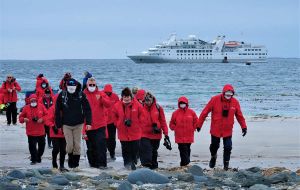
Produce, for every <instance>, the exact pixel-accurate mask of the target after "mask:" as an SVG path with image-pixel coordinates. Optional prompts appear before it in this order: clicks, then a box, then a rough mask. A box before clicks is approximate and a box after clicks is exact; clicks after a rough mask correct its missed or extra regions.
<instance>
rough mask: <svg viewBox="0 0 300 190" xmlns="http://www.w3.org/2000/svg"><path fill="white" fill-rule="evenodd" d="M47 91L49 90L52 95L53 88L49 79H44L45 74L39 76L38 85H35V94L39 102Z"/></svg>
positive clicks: (37, 78)
mask: <svg viewBox="0 0 300 190" xmlns="http://www.w3.org/2000/svg"><path fill="white" fill-rule="evenodd" d="M46 89H49V90H50V91H51V93H52V88H51V87H50V85H49V81H48V79H47V78H46V77H44V75H43V74H39V75H38V76H37V77H36V85H35V94H36V96H37V98H38V100H39V99H40V98H42V97H43V96H44V94H45V90H46Z"/></svg>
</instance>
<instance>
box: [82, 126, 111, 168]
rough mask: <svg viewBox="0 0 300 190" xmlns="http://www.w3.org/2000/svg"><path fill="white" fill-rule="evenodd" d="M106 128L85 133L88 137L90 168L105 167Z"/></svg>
mask: <svg viewBox="0 0 300 190" xmlns="http://www.w3.org/2000/svg"><path fill="white" fill-rule="evenodd" d="M105 132H106V127H101V128H99V129H96V130H89V131H87V132H86V134H87V137H88V139H89V140H88V149H89V150H88V151H89V152H90V156H88V157H90V159H89V163H90V165H91V167H100V166H104V167H106V166H107V159H106V149H107V148H106V134H105Z"/></svg>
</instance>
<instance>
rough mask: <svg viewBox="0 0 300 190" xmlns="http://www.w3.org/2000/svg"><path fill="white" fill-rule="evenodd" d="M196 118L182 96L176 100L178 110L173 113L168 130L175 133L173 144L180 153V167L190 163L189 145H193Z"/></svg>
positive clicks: (186, 100)
mask: <svg viewBox="0 0 300 190" xmlns="http://www.w3.org/2000/svg"><path fill="white" fill-rule="evenodd" d="M197 120H198V117H197V115H196V113H195V112H194V111H193V110H192V109H190V108H189V101H188V99H187V98H186V97H184V96H182V97H180V98H179V99H178V109H177V110H176V111H175V112H173V114H172V117H171V121H170V129H171V130H172V131H174V132H175V142H176V143H177V144H178V149H179V152H180V158H181V161H180V166H186V165H188V164H189V163H190V155H191V144H192V143H194V133H195V130H196V128H197Z"/></svg>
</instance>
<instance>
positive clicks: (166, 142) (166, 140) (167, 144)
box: [164, 135, 172, 150]
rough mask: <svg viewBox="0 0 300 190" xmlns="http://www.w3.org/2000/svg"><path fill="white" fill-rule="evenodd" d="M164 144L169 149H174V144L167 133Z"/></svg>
mask: <svg viewBox="0 0 300 190" xmlns="http://www.w3.org/2000/svg"><path fill="white" fill-rule="evenodd" d="M164 146H165V147H166V148H167V149H168V150H172V145H171V141H170V138H169V136H168V135H165V138H164Z"/></svg>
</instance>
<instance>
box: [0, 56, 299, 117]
mask: <svg viewBox="0 0 300 190" xmlns="http://www.w3.org/2000/svg"><path fill="white" fill-rule="evenodd" d="M84 71H89V72H90V73H92V75H93V76H94V77H95V78H96V80H97V84H98V86H99V88H103V86H104V85H105V84H107V83H110V84H112V85H113V90H114V91H115V93H117V94H118V95H120V93H121V90H122V89H123V88H124V87H130V88H132V87H135V86H137V87H139V88H141V89H145V90H146V91H150V92H152V93H153V94H154V95H155V97H156V99H157V101H158V103H159V104H160V105H161V106H162V107H163V108H164V110H165V112H166V113H167V114H171V113H172V112H173V111H175V110H176V109H177V108H178V102H177V100H178V98H179V97H181V96H185V97H187V98H188V99H189V107H190V108H192V109H193V110H194V111H195V112H196V113H197V115H199V114H200V112H201V111H202V109H203V108H204V107H205V105H206V103H207V102H208V101H209V100H210V98H211V97H212V96H214V95H216V94H219V93H221V91H222V88H223V86H224V85H225V84H232V85H233V86H234V88H235V92H236V93H235V97H236V98H237V99H238V100H239V101H240V105H241V108H242V111H243V113H244V115H245V116H249V117H252V116H253V117H269V116H270V117H299V116H300V59H292V58H288V59H285V58H270V59H268V62H267V63H252V64H251V65H246V64H242V63H237V64H235V63H226V64H225V63H182V64H180V63H163V64H161V63H160V64H136V63H134V62H133V61H131V60H129V59H66V60H0V80H5V78H6V75H7V74H13V75H14V77H15V78H16V80H17V81H18V83H19V84H20V86H21V88H22V91H21V93H19V101H18V107H19V108H20V107H22V106H23V105H24V103H25V101H24V97H25V92H26V91H30V90H34V88H35V82H36V77H37V75H38V74H40V73H43V74H44V76H45V77H46V78H47V79H48V80H49V82H50V85H51V86H52V88H53V89H58V84H59V81H60V80H61V78H62V77H63V75H64V73H65V72H71V74H72V76H73V78H75V79H76V80H78V81H80V82H82V79H83V73H84Z"/></svg>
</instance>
